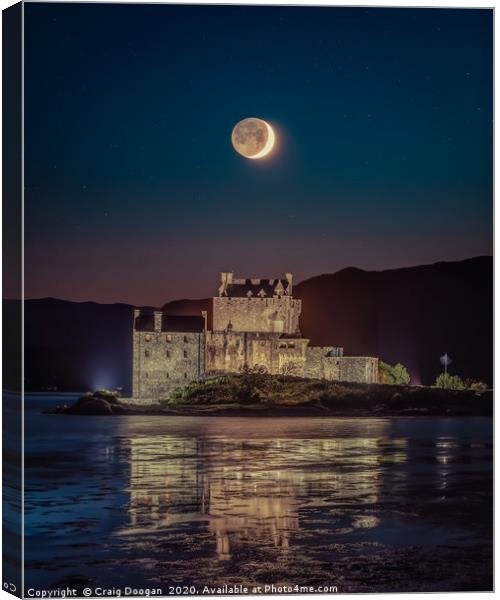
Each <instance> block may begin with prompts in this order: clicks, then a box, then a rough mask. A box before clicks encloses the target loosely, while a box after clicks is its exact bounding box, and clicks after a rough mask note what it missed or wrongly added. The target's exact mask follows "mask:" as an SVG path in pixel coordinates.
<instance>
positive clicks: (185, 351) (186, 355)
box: [184, 350, 188, 358]
mask: <svg viewBox="0 0 500 600" xmlns="http://www.w3.org/2000/svg"><path fill="white" fill-rule="evenodd" d="M187 357H188V352H187V350H184V358H187Z"/></svg>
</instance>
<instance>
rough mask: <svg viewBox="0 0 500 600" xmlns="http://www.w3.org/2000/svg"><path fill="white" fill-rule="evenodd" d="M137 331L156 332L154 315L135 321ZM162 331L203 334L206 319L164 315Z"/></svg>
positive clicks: (141, 316) (144, 315)
mask: <svg viewBox="0 0 500 600" xmlns="http://www.w3.org/2000/svg"><path fill="white" fill-rule="evenodd" d="M135 329H136V331H154V330H155V324H154V315H153V314H141V315H139V316H138V317H136V320H135ZM161 330H162V331H164V332H167V333H203V331H204V330H205V319H204V318H203V317H192V316H168V315H166V314H165V313H163V317H162V322H161Z"/></svg>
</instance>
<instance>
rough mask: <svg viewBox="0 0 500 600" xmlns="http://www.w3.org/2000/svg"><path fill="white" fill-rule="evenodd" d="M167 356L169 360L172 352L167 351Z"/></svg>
mask: <svg viewBox="0 0 500 600" xmlns="http://www.w3.org/2000/svg"><path fill="white" fill-rule="evenodd" d="M166 355H167V358H170V350H167V352H166Z"/></svg>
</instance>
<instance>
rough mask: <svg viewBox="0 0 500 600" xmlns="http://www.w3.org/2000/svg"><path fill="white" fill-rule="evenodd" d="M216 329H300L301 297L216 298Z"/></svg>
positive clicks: (279, 331)
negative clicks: (297, 298) (299, 298)
mask: <svg viewBox="0 0 500 600" xmlns="http://www.w3.org/2000/svg"><path fill="white" fill-rule="evenodd" d="M212 302H213V310H212V315H213V330H214V331H225V330H226V329H227V328H228V326H229V327H231V326H232V328H233V330H234V331H240V332H241V331H246V332H268V333H288V334H292V333H295V332H296V331H298V329H299V316H300V311H301V301H300V300H294V299H293V298H292V297H290V296H282V297H281V298H239V297H232V298H231V297H225V296H223V297H218V298H213V300H212Z"/></svg>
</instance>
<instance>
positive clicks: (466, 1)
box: [0, 0, 500, 600]
mask: <svg viewBox="0 0 500 600" xmlns="http://www.w3.org/2000/svg"><path fill="white" fill-rule="evenodd" d="M29 1H30V2H46V3H47V2H66V3H67V2H78V3H82V2H92V3H99V2H100V3H101V4H126V3H127V4H195V5H196V4H197V5H226V4H228V5H235V4H236V5H275V6H278V5H286V6H344V7H380V8H384V7H396V8H462V9H472V8H474V9H478V8H485V9H491V8H495V7H496V3H495V2H494V1H493V2H483V1H478V0H455V1H454V2H450V1H449V0H448V1H447V0H433V1H432V2H429V1H425V0H412V1H411V2H409V3H408V4H402V2H401V1H400V2H395V1H391V0H386V1H384V2H379V1H376V0H365V1H364V2H356V1H352V0H344V1H343V2H331V1H328V0H315V1H314V2H308V1H304V0H302V1H301V0H271V1H266V0H252V1H251V2H250V1H244V0H233V1H228V0H219V1H217V2H214V1H207V0H198V1H194V0H183V1H181V2H154V1H153V2H151V1H150V2H148V1H147V0H107V1H102V0H29ZM13 4H16V2H13V1H12V0H0V8H1V9H2V10H3V9H5V8H8V7H9V6H12V5H13ZM21 19H22V28H23V31H22V84H21V86H22V87H21V89H22V125H21V129H22V146H21V150H22V167H21V176H22V193H21V197H22V216H21V221H22V250H21V260H22V267H21V269H22V283H21V290H22V300H23V307H22V316H21V329H22V335H23V339H22V345H21V348H22V365H21V376H22V384H21V397H22V419H23V423H22V444H23V452H22V469H23V473H22V487H23V489H22V497H21V506H22V511H23V515H24V3H23V6H22V17H21ZM496 24H497V16H496V11H495V13H494V31H496ZM0 37H1V28H0ZM1 56H2V49H1V44H0V59H1ZM496 57H497V48H496V44H495V43H494V79H495V81H496V79H497V77H496V76H497V65H498V61H497V60H496ZM1 85H2V82H1V81H0V91H1ZM498 102H499V100H498V97H497V96H496V95H495V103H494V113H493V114H494V115H495V114H498V111H497V103H498ZM1 119H2V116H1V112H0V127H1ZM495 133H496V124H495V127H494V134H495ZM495 138H496V136H495V135H494V140H495ZM1 152H2V150H1V145H0V157H1ZM2 164H3V163H2ZM499 166H500V163H499V159H498V157H497V155H496V153H495V152H494V174H495V175H496V173H497V167H499ZM1 181H2V178H1V175H0V185H1ZM493 210H494V216H493V224H494V225H495V224H496V211H495V201H494V204H493ZM1 224H2V215H1V212H0V226H1ZM0 239H1V227H0ZM495 253H496V243H495V239H494V256H495ZM494 264H495V269H494V273H495V282H496V281H498V278H497V275H498V270H499V267H498V265H497V262H496V261H494ZM1 271H2V266H1V265H0V273H1ZM495 291H496V286H495ZM497 302H498V304H497ZM499 306H500V300H498V296H497V295H496V294H495V314H496V309H497V308H498V307H499ZM499 328H500V326H499V325H498V322H497V321H496V320H495V340H496V339H497V333H498V332H499ZM1 332H2V326H1V323H0V333H1ZM1 352H2V351H1V348H0V357H1ZM494 365H495V374H496V373H497V370H498V369H499V368H500V357H499V356H498V355H496V353H495V357H494ZM0 368H1V367H0ZM0 378H1V376H0ZM1 422H2V416H1V413H0V425H1ZM495 442H496V440H495ZM495 447H496V444H495ZM495 463H496V461H495ZM494 466H495V469H494V475H495V485H494V492H495V514H496V509H497V506H498V504H497V502H498V495H497V494H496V492H497V485H496V482H497V478H496V464H495V465H494ZM0 515H1V503H0ZM496 537H497V536H496V535H495V545H496ZM22 556H23V569H22V585H23V588H24V518H23V519H22ZM494 566H495V573H496V572H497V569H498V567H499V566H500V559H499V558H498V553H496V552H495V553H494ZM0 569H1V562H0ZM0 579H1V571H0ZM346 595H352V594H342V593H339V594H336V596H346ZM360 595H361V596H362V597H363V598H367V599H372V598H373V599H374V600H377V599H384V598H388V599H389V598H391V599H392V598H394V596H395V594H360ZM397 595H398V596H399V595H403V596H406V595H408V596H412V597H419V596H424V595H427V594H421V593H412V594H409V593H408V594H397ZM482 595H483V596H484V595H486V596H492V595H496V593H495V592H492V593H488V592H484V593H483V594H482ZM470 596H471V594H470V593H465V592H461V593H446V594H445V593H433V594H432V597H433V598H436V599H441V598H450V597H452V598H470ZM204 597H207V598H208V597H209V596H204ZM218 597H221V596H218ZM241 597H242V596H239V598H241ZM259 597H261V598H263V599H265V598H269V599H275V598H277V596H264V595H263V596H259ZM280 597H281V596H280ZM282 597H286V598H295V599H296V598H304V600H308V599H310V598H312V597H323V598H325V597H333V596H331V595H327V594H324V595H316V594H310V595H307V596H302V595H292V596H288V595H287V596H282ZM0 598H2V599H3V598H5V599H7V598H10V599H11V598H13V596H11V595H10V594H7V593H6V592H4V591H3V590H1V589H0ZM169 598H172V596H170V597H169ZM251 598H257V597H256V596H251Z"/></svg>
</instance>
